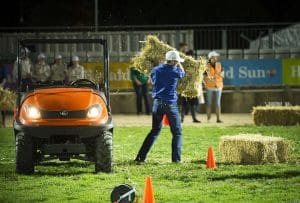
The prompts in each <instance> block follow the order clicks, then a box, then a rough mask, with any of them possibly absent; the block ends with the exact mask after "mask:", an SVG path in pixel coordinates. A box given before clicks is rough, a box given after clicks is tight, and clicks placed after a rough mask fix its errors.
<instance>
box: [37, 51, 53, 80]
mask: <svg viewBox="0 0 300 203" xmlns="http://www.w3.org/2000/svg"><path fill="white" fill-rule="evenodd" d="M50 76H51V69H50V66H49V65H48V64H47V63H46V56H45V54H43V53H40V54H39V55H38V61H37V63H36V64H35V67H34V70H33V78H34V79H35V80H36V81H37V82H39V83H47V82H49V80H50Z"/></svg>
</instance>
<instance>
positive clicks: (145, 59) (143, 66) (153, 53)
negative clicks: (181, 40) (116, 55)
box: [131, 35, 207, 97]
mask: <svg viewBox="0 0 300 203" xmlns="http://www.w3.org/2000/svg"><path fill="white" fill-rule="evenodd" d="M171 50H175V48H173V47H171V46H169V45H168V44H166V43H164V42H162V41H160V40H159V39H158V38H157V37H156V36H153V35H149V36H147V39H146V43H145V46H144V48H143V49H142V50H141V53H140V54H139V55H137V56H135V57H133V58H132V59H131V62H132V64H133V66H134V67H135V68H136V69H138V70H139V71H140V72H143V73H146V74H149V73H150V72H151V70H152V68H153V67H154V66H157V65H158V64H160V63H163V62H164V61H165V54H166V53H167V52H168V51H171ZM180 57H182V58H183V59H184V62H183V63H182V66H183V68H184V70H185V73H186V74H185V77H183V78H182V79H181V80H180V81H179V83H178V86H177V92H178V93H179V94H180V95H182V96H185V97H197V96H199V95H202V94H203V93H202V89H201V88H200V83H201V82H202V79H203V78H202V74H203V72H204V71H205V70H206V69H207V60H206V58H204V57H200V59H199V60H195V59H193V58H192V57H190V56H186V55H185V54H183V53H180Z"/></svg>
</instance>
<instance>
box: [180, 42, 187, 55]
mask: <svg viewBox="0 0 300 203" xmlns="http://www.w3.org/2000/svg"><path fill="white" fill-rule="evenodd" d="M178 51H180V52H181V53H184V54H186V53H187V52H188V45H187V43H185V42H181V43H179V49H178Z"/></svg>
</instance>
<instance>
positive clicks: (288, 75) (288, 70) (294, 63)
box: [282, 59, 300, 85]
mask: <svg viewBox="0 0 300 203" xmlns="http://www.w3.org/2000/svg"><path fill="white" fill-rule="evenodd" d="M282 68H283V83H284V84H286V85H300V59H284V60H282Z"/></svg>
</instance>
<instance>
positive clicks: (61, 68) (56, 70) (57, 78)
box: [51, 54, 67, 84]
mask: <svg viewBox="0 0 300 203" xmlns="http://www.w3.org/2000/svg"><path fill="white" fill-rule="evenodd" d="M66 75H67V64H65V63H64V62H63V61H62V56H61V55H59V54H58V55H56V56H55V62H54V64H53V65H52V66H51V81H52V82H53V83H54V84H63V82H64V81H65V80H66Z"/></svg>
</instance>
